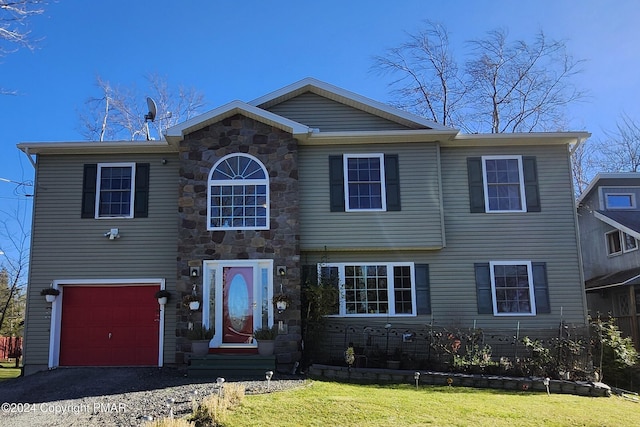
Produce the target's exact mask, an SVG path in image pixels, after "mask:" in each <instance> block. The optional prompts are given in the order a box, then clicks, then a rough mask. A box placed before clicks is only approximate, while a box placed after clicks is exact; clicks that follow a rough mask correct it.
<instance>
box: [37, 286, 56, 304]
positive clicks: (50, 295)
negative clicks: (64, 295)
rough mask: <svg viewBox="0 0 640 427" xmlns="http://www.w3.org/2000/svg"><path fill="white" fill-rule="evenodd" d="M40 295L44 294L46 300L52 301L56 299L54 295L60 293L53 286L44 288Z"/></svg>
mask: <svg viewBox="0 0 640 427" xmlns="http://www.w3.org/2000/svg"><path fill="white" fill-rule="evenodd" d="M40 295H42V296H44V298H45V299H46V300H47V302H54V301H55V300H56V297H57V296H58V295H60V291H59V290H57V289H56V288H53V287H51V288H44V289H43V290H41V291H40Z"/></svg>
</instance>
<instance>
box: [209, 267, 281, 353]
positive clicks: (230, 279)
mask: <svg viewBox="0 0 640 427" xmlns="http://www.w3.org/2000/svg"><path fill="white" fill-rule="evenodd" d="M203 265H204V274H203V278H204V280H203V284H202V285H203V296H204V301H205V304H204V305H203V308H202V318H203V320H204V322H205V324H206V326H209V327H213V329H214V335H213V339H212V340H211V342H210V346H211V347H212V348H220V347H227V348H245V347H255V346H256V343H255V341H254V340H253V331H254V330H256V329H258V328H260V327H262V326H263V325H265V326H267V325H268V326H271V325H273V305H272V304H271V303H270V302H271V298H272V297H273V292H272V288H273V261H272V260H242V261H241V260H216V261H213V260H205V261H204V262H203Z"/></svg>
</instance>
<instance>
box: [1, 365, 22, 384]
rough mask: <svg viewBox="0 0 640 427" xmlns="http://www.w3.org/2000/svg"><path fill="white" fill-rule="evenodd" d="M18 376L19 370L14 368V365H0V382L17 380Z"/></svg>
mask: <svg viewBox="0 0 640 427" xmlns="http://www.w3.org/2000/svg"><path fill="white" fill-rule="evenodd" d="M19 376H20V368H16V367H15V363H13V362H11V363H8V362H2V363H0V381H4V380H9V379H11V378H18V377H19Z"/></svg>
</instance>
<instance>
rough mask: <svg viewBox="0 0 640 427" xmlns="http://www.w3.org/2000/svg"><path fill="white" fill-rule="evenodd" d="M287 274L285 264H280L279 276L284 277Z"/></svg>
mask: <svg viewBox="0 0 640 427" xmlns="http://www.w3.org/2000/svg"><path fill="white" fill-rule="evenodd" d="M286 275H287V267H285V266H284V265H279V266H278V276H280V277H284V276H286Z"/></svg>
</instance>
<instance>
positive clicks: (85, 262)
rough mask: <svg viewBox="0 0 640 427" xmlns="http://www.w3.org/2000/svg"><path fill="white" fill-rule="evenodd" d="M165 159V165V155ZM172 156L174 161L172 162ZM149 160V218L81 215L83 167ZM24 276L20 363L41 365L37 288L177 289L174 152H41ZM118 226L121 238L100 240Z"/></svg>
mask: <svg viewBox="0 0 640 427" xmlns="http://www.w3.org/2000/svg"><path fill="white" fill-rule="evenodd" d="M163 158H165V159H168V162H167V163H166V164H162V159H163ZM174 160H175V161H174ZM124 161H126V162H139V163H150V173H149V208H148V211H149V215H148V217H147V218H132V219H115V218H113V219H83V218H80V214H81V201H82V178H83V171H84V164H86V163H101V162H124ZM36 168H37V169H36V175H37V179H36V196H35V198H34V203H35V206H34V218H33V229H32V236H33V238H32V244H31V264H30V274H29V295H28V305H27V310H28V317H27V319H28V322H27V324H26V330H25V338H26V347H25V359H24V362H25V364H29V365H42V364H44V365H46V363H47V361H48V352H49V327H50V315H49V310H48V307H49V304H48V303H46V302H45V301H44V297H41V296H40V295H39V294H40V290H41V289H42V288H45V287H48V286H49V285H50V283H51V282H52V281H54V280H61V279H88V282H90V279H136V278H140V279H144V278H164V279H166V288H167V289H168V290H170V291H175V282H176V276H177V274H176V268H177V267H176V265H177V264H176V241H177V240H176V239H177V230H178V220H177V209H178V208H177V200H178V198H177V188H178V183H177V178H176V177H177V176H178V172H177V168H178V162H177V158H176V159H173V157H172V155H167V154H166V153H165V154H163V155H152V154H148V155H134V154H123V155H113V156H111V155H100V156H91V155H59V156H39V157H38V159H37V166H36ZM111 228H118V229H119V231H120V236H121V237H120V238H119V239H116V240H109V239H107V238H106V237H104V234H105V232H107V231H109V230H110V229H111ZM175 318H176V312H175V306H174V304H171V303H169V304H167V309H166V312H165V326H166V327H165V336H164V360H165V362H166V363H172V362H173V360H174V357H175V330H174V329H175V327H174V325H175Z"/></svg>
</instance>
